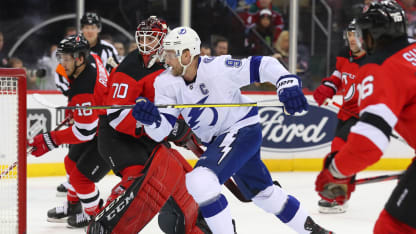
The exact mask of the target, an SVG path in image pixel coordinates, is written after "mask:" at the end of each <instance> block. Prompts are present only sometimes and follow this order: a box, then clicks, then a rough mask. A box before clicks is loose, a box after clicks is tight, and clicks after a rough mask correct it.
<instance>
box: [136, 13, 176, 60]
mask: <svg viewBox="0 0 416 234" xmlns="http://www.w3.org/2000/svg"><path fill="white" fill-rule="evenodd" d="M167 32H168V26H167V25H166V22H165V21H164V20H161V19H158V18H157V17H156V16H150V17H149V18H148V19H146V20H143V21H141V22H140V23H139V25H138V26H137V30H136V45H137V47H138V48H139V51H140V53H141V54H142V55H152V54H154V53H156V52H158V53H160V52H161V49H162V42H163V39H164V38H165V36H166V34H167Z"/></svg>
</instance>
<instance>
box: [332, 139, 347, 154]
mask: <svg viewBox="0 0 416 234" xmlns="http://www.w3.org/2000/svg"><path fill="white" fill-rule="evenodd" d="M344 145H345V141H344V140H343V139H342V138H341V137H334V139H333V140H332V143H331V152H336V151H340V150H341V148H342V147H343V146H344Z"/></svg>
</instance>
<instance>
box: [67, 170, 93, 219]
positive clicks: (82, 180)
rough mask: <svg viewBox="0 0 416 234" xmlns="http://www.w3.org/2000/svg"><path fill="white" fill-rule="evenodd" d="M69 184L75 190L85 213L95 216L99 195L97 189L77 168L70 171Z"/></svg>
mask: <svg viewBox="0 0 416 234" xmlns="http://www.w3.org/2000/svg"><path fill="white" fill-rule="evenodd" d="M69 182H70V183H71V184H72V186H73V187H74V188H75V191H76V193H77V196H78V197H79V199H80V201H81V204H82V208H83V209H84V211H85V213H86V214H88V215H95V212H96V209H97V207H98V202H99V197H100V193H99V192H98V189H97V187H95V184H94V182H92V181H91V180H89V179H88V178H87V177H85V176H84V175H83V174H82V173H81V172H80V171H79V170H78V168H77V167H74V169H73V170H72V171H71V174H70V176H69Z"/></svg>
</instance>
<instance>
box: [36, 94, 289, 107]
mask: <svg viewBox="0 0 416 234" xmlns="http://www.w3.org/2000/svg"><path fill="white" fill-rule="evenodd" d="M32 97H33V99H35V100H36V101H37V102H38V103H40V104H42V105H43V106H46V107H48V108H53V109H58V110H61V109H65V110H77V109H86V110H102V109H133V107H134V106H135V105H104V106H57V105H54V104H52V103H51V102H49V101H47V100H46V99H45V98H44V97H43V96H42V95H40V94H38V93H34V94H32ZM242 106H281V107H283V103H281V102H279V101H278V100H277V99H268V100H261V101H258V102H248V103H207V104H162V105H156V107H158V108H204V107H205V108H206V107H242Z"/></svg>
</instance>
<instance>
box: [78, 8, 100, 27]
mask: <svg viewBox="0 0 416 234" xmlns="http://www.w3.org/2000/svg"><path fill="white" fill-rule="evenodd" d="M93 24H95V25H97V27H98V29H101V17H100V16H99V15H98V14H97V13H95V12H86V13H85V14H84V15H83V16H82V18H81V27H84V25H93Z"/></svg>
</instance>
